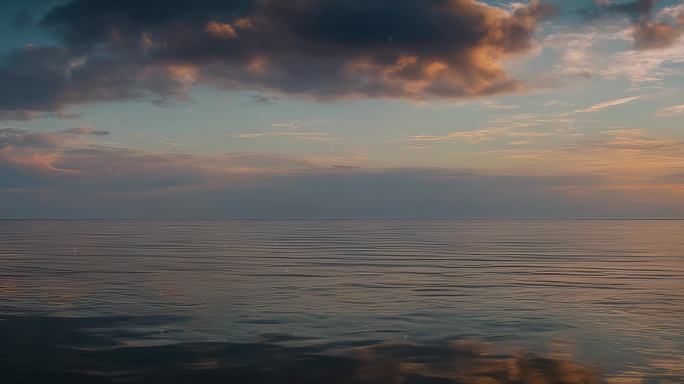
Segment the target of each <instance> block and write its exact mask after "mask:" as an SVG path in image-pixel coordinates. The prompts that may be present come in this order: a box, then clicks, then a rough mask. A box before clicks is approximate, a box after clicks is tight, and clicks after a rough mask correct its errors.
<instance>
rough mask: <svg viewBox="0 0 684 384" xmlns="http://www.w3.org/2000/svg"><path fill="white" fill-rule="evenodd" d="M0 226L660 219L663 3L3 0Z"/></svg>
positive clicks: (675, 168)
mask: <svg viewBox="0 0 684 384" xmlns="http://www.w3.org/2000/svg"><path fill="white" fill-rule="evenodd" d="M0 30H2V33H0V218H131V217H135V218H388V219H393V218H438V219H443V218H444V219H446V218H468V219H469V218H682V217H684V124H683V122H684V76H683V74H684V3H683V2H682V1H681V0H661V1H657V0H627V1H619V0H612V1H610V0H597V1H594V0H578V1H560V0H555V1H552V0H547V1H541V0H540V1H528V2H524V1H523V2H512V1H475V0H394V1H389V0H385V1H383V0H234V1H219V0H194V1H184V0H147V1H140V0H118V1H106V0H64V1H56V0H22V1H15V0H5V1H3V2H1V3H0Z"/></svg>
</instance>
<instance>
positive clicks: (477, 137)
mask: <svg viewBox="0 0 684 384" xmlns="http://www.w3.org/2000/svg"><path fill="white" fill-rule="evenodd" d="M496 133H497V130H494V129H483V130H477V131H454V132H448V133H445V134H443V135H427V134H420V135H412V136H409V141H414V142H433V141H458V140H463V141H467V142H470V143H481V142H483V141H487V140H490V139H491V137H492V135H494V134H496Z"/></svg>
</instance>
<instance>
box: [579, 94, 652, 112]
mask: <svg viewBox="0 0 684 384" xmlns="http://www.w3.org/2000/svg"><path fill="white" fill-rule="evenodd" d="M645 97H646V96H632V97H625V98H622V99H614V100H608V101H604V102H602V103H598V104H595V105H592V106H591V107H589V108H585V109H579V110H577V111H575V112H574V113H584V112H587V113H591V112H599V111H602V110H604V109H607V108H611V107H616V106H618V105H623V104H627V103H631V102H634V101H637V100H640V99H643V98H645Z"/></svg>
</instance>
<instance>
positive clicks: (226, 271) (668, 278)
mask: <svg viewBox="0 0 684 384" xmlns="http://www.w3.org/2000/svg"><path fill="white" fill-rule="evenodd" d="M0 372H1V374H2V377H3V379H0V380H2V382H9V383H14V382H17V383H24V382H95V383H97V382H192V381H194V382H197V383H205V382H222V383H321V382H328V383H473V384H475V383H477V384H489V383H494V384H496V383H568V384H577V383H601V382H608V383H630V384H631V383H684V221H0Z"/></svg>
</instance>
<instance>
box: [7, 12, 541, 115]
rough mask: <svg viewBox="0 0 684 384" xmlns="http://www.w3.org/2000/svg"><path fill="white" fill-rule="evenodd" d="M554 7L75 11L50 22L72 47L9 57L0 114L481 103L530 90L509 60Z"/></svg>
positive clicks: (53, 15) (46, 23) (527, 45)
mask: <svg viewBox="0 0 684 384" xmlns="http://www.w3.org/2000/svg"><path fill="white" fill-rule="evenodd" d="M550 12H552V8H551V7H550V6H546V5H543V4H540V3H539V2H537V1H531V2H530V3H528V4H526V5H519V6H517V7H514V8H512V9H503V8H498V7H495V6H490V5H486V4H484V3H482V2H479V1H475V0H452V1H445V0H429V1H424V0H406V1H402V2H400V3H395V2H388V1H381V0H371V1H366V0H319V1H313V2H312V1H302V0H297V1H285V0H275V1H256V0H239V1H231V2H223V1H215V0H198V1H192V2H179V1H174V2H167V1H161V0H153V1H146V2H144V4H140V2H138V1H133V0H124V1H117V2H102V1H95V0H72V1H70V2H67V3H66V4H64V5H59V6H56V7H54V8H53V9H52V10H51V11H50V12H48V13H47V15H46V16H45V17H44V18H43V19H42V21H41V22H40V24H41V25H42V26H43V27H44V28H46V29H48V30H50V31H52V32H53V33H54V34H55V35H56V36H57V37H58V38H59V41H60V42H61V45H58V46H36V47H26V48H22V49H18V50H15V51H14V52H12V53H10V54H9V56H8V58H7V59H6V60H5V62H4V64H3V65H2V66H0V80H2V81H3V84H4V85H5V86H4V87H3V88H2V91H0V111H4V112H5V113H7V112H9V111H16V110H29V111H41V112H51V111H58V110H62V109H64V108H66V107H68V106H70V105H73V104H78V103H86V102H97V101H116V100H140V99H150V100H152V101H154V102H157V103H162V104H163V103H166V102H170V101H173V100H179V99H180V100H183V99H184V98H185V99H187V90H188V87H190V86H192V85H193V84H210V85H212V86H215V87H218V88H221V89H229V90H231V89H251V90H255V91H259V92H261V91H267V92H269V93H271V94H286V95H296V96H301V97H311V98H316V99H335V98H349V97H392V98H410V99H428V98H470V97H478V96H481V95H489V94H497V93H502V92H513V91H517V90H520V89H522V88H523V87H524V85H523V84H521V83H520V82H519V81H517V80H516V79H514V78H512V77H510V76H509V75H508V74H507V73H506V71H505V70H504V69H503V66H502V61H503V60H506V59H509V58H512V57H516V56H520V55H523V54H525V53H527V52H529V51H530V49H531V47H532V45H533V42H532V39H533V35H534V32H535V29H536V28H537V22H538V20H539V19H540V18H541V17H543V16H545V15H547V14H549V13H550Z"/></svg>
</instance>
